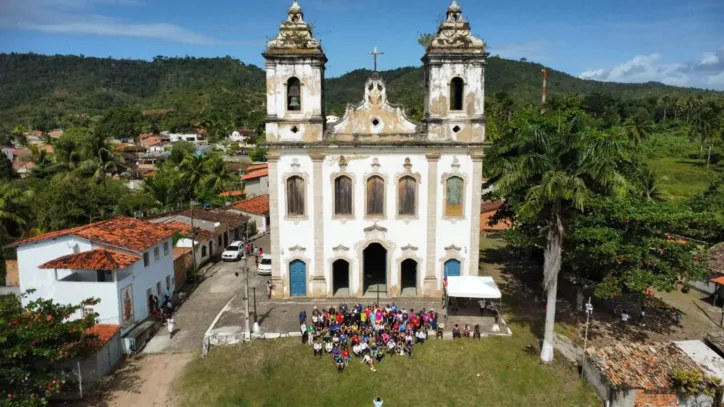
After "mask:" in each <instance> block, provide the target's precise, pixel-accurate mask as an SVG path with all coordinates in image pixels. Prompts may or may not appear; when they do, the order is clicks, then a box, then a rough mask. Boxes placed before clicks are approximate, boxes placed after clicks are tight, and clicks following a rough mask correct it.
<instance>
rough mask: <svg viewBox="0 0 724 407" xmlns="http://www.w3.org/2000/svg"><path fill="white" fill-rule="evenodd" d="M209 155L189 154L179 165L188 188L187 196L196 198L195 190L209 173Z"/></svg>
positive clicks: (182, 178)
mask: <svg viewBox="0 0 724 407" xmlns="http://www.w3.org/2000/svg"><path fill="white" fill-rule="evenodd" d="M207 160H208V157H207V156H205V155H196V154H193V155H189V156H186V158H184V160H183V161H182V162H181V165H179V171H180V172H181V180H182V181H183V183H184V186H185V189H186V198H187V199H192V198H194V192H195V191H196V188H198V186H199V185H201V182H202V181H203V180H204V179H205V178H206V176H207V175H208V172H207V169H206V168H207V167H206V162H207Z"/></svg>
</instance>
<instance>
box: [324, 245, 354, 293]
mask: <svg viewBox="0 0 724 407" xmlns="http://www.w3.org/2000/svg"><path fill="white" fill-rule="evenodd" d="M347 250H349V249H347ZM347 250H345V251H344V253H341V252H337V253H335V255H334V256H332V257H331V258H330V259H329V260H328V261H327V265H328V266H329V284H327V297H330V298H332V297H334V263H335V262H336V261H337V260H344V261H346V262H347V272H348V273H349V276H348V277H347V278H348V280H347V282H348V285H349V293H350V295H352V276H353V275H354V261H353V260H352V259H351V258H350V257H349V255H348V254H347Z"/></svg>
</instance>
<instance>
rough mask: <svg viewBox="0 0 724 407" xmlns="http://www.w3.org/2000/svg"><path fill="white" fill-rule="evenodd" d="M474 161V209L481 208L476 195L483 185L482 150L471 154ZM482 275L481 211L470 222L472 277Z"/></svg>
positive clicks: (479, 200)
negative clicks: (476, 191)
mask: <svg viewBox="0 0 724 407" xmlns="http://www.w3.org/2000/svg"><path fill="white" fill-rule="evenodd" d="M470 156H471V158H472V159H473V180H472V188H473V196H472V202H471V205H472V207H473V208H480V202H481V197H480V194H479V193H477V194H476V193H475V188H476V186H477V188H478V190H480V188H481V187H482V184H483V157H484V156H485V154H484V152H483V151H482V150H480V151H472V152H471V153H470ZM479 273H480V211H475V210H474V211H472V212H471V220H470V275H471V276H477V275H478V274H479Z"/></svg>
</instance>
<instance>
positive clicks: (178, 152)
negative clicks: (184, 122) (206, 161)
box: [167, 141, 196, 166]
mask: <svg viewBox="0 0 724 407" xmlns="http://www.w3.org/2000/svg"><path fill="white" fill-rule="evenodd" d="M194 154H196V148H195V147H194V145H193V144H191V143H189V142H188V141H177V142H175V143H173V146H172V147H171V155H170V156H169V157H168V161H167V162H168V163H169V164H170V165H172V166H179V165H181V163H182V162H183V161H184V160H185V159H186V157H188V156H191V155H194Z"/></svg>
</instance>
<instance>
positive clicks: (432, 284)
mask: <svg viewBox="0 0 724 407" xmlns="http://www.w3.org/2000/svg"><path fill="white" fill-rule="evenodd" d="M425 157H426V158H427V231H426V232H427V251H426V257H425V273H424V274H425V277H424V280H423V291H422V294H423V295H425V296H428V297H431V296H434V295H436V294H437V290H438V289H439V288H437V277H436V276H435V264H436V263H435V251H436V250H437V244H436V242H437V201H438V198H437V195H438V192H437V182H435V180H436V179H437V171H438V169H437V167H438V162H439V161H440V152H437V151H436V152H430V153H428V154H426V155H425ZM425 280H427V282H426V281H425ZM418 295H419V293H418Z"/></svg>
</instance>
